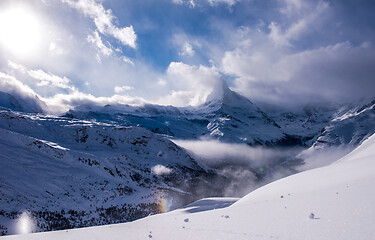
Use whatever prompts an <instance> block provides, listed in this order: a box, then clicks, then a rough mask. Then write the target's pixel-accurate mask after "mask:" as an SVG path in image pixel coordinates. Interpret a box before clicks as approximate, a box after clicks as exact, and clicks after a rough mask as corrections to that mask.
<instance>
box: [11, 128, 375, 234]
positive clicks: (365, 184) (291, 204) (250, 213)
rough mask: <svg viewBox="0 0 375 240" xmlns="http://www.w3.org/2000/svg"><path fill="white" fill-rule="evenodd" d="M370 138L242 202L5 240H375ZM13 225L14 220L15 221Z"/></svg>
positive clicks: (207, 203)
mask: <svg viewBox="0 0 375 240" xmlns="http://www.w3.org/2000/svg"><path fill="white" fill-rule="evenodd" d="M374 159H375V135H373V136H372V137H370V138H369V139H367V140H366V141H365V142H363V143H362V145H361V146H360V147H358V148H357V149H356V150H354V151H353V152H351V153H350V154H348V155H347V156H345V157H343V158H342V159H340V160H339V161H337V162H335V163H334V164H332V165H329V166H327V167H322V168H317V169H314V170H310V171H306V172H303V173H299V174H296V175H293V176H290V177H287V178H284V179H281V180H279V181H276V182H273V183H271V184H268V185H266V186H264V187H262V188H259V189H257V190H255V191H254V192H251V193H249V194H248V195H247V196H245V197H243V198H242V199H239V200H238V199H221V198H211V199H203V200H200V201H197V202H195V203H193V204H190V205H188V206H186V207H184V208H181V209H178V210H175V211H172V212H168V213H164V214H158V215H154V216H149V217H146V218H144V219H141V220H138V221H134V222H132V223H125V224H116V225H107V226H101V227H93V228H83V229H75V230H66V231H58V232H47V233H36V234H28V235H18V236H9V237H7V238H5V239H15V240H22V239H28V240H32V239H38V240H39V239H56V240H59V239H79V240H83V239H123V238H124V237H126V239H259V240H263V239H291V240H299V239H306V240H309V239H311V240H319V239H321V240H326V239H331V240H336V239H337V240H345V239H348V240H352V239H362V240H372V239H375V232H374V226H373V223H374V222H375V208H374V202H375V190H374V187H373V186H374V184H375V161H374ZM20 224H21V223H20Z"/></svg>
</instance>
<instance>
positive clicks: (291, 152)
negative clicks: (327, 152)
mask: <svg viewBox="0 0 375 240" xmlns="http://www.w3.org/2000/svg"><path fill="white" fill-rule="evenodd" d="M173 142H175V143H176V144H177V145H179V146H181V147H183V148H184V149H186V150H187V151H188V152H189V154H191V155H192V156H193V157H194V158H195V159H197V161H198V162H200V163H201V164H202V165H203V166H206V167H207V168H210V169H213V170H215V171H216V172H217V173H218V175H219V176H221V177H218V179H216V183H215V184H219V185H220V186H223V188H225V189H224V190H223V192H222V193H221V194H222V196H225V197H243V196H244V195H246V194H248V193H249V192H251V191H253V190H255V189H257V188H259V187H260V186H262V185H265V184H267V183H270V182H272V181H275V180H278V179H280V178H283V177H286V176H288V175H291V174H294V173H297V172H298V171H297V170H296V167H297V166H300V165H301V164H302V159H300V158H296V156H297V155H298V154H299V153H301V152H302V150H304V149H303V148H295V147H294V148H276V147H275V148H265V147H260V146H258V147H251V146H249V145H247V144H230V143H223V142H220V141H217V140H209V141H206V140H198V141H187V140H173ZM223 177H224V178H223ZM214 181H215V180H214ZM224 186H225V187H224ZM200 187H202V188H205V185H204V184H202V185H201V186H200ZM207 192H210V189H207Z"/></svg>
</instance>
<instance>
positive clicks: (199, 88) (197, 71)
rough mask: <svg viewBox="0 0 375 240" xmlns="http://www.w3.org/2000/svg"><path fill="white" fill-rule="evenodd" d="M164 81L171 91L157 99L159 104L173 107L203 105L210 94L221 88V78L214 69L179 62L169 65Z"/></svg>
mask: <svg viewBox="0 0 375 240" xmlns="http://www.w3.org/2000/svg"><path fill="white" fill-rule="evenodd" d="M166 81H167V84H168V86H169V87H170V89H172V90H171V91H170V93H169V94H168V95H167V96H164V97H162V98H161V99H159V103H161V104H172V105H174V106H188V105H190V106H197V105H200V104H203V103H205V102H206V101H207V99H208V97H209V96H210V94H212V93H213V92H214V91H216V90H217V89H219V88H221V86H222V85H221V84H222V80H221V76H220V74H219V73H218V71H217V70H216V69H215V68H213V67H205V66H192V65H188V64H185V63H181V62H172V63H171V64H170V65H169V67H168V69H167V72H166Z"/></svg>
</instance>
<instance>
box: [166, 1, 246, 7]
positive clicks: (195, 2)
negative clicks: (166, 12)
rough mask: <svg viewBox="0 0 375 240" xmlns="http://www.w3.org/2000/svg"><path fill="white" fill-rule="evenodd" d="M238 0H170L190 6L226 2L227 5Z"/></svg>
mask: <svg viewBox="0 0 375 240" xmlns="http://www.w3.org/2000/svg"><path fill="white" fill-rule="evenodd" d="M239 1H240V0H172V2H173V3H175V4H178V5H182V4H187V5H189V6H190V7H192V8H193V7H195V6H197V5H201V4H209V5H210V6H217V5H219V4H226V5H228V6H233V5H234V4H236V3H237V2H239Z"/></svg>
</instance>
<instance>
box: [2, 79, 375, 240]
mask: <svg viewBox="0 0 375 240" xmlns="http://www.w3.org/2000/svg"><path fill="white" fill-rule="evenodd" d="M17 96H18V95H15V96H13V95H12V94H10V93H0V105H1V107H0V136H1V138H0V149H1V151H0V160H1V161H0V234H1V233H3V234H5V233H6V234H13V233H17V232H19V231H18V230H17V229H16V228H15V226H16V224H15V223H16V222H18V221H19V219H20V218H22V217H23V216H24V215H25V214H26V215H27V216H29V217H30V218H32V219H33V220H34V222H35V226H34V228H33V230H34V231H44V230H56V229H63V228H74V227H84V226H93V225H101V224H109V223H118V222H126V221H131V220H135V219H138V218H140V217H144V216H147V215H148V214H150V213H159V212H163V211H165V209H166V208H169V209H171V208H172V209H173V208H175V207H180V206H182V205H184V204H187V203H190V202H192V201H194V200H197V199H199V198H202V197H209V196H224V195H225V193H224V192H226V187H227V186H231V187H233V186H239V185H238V182H231V181H239V179H240V178H244V176H245V177H246V176H251V179H241V181H240V183H241V184H243V183H246V184H247V183H249V184H253V183H254V182H257V181H260V179H261V178H264V179H266V178H267V177H269V178H270V179H274V176H279V177H278V178H280V177H282V176H285V175H289V174H292V173H295V172H296V169H295V166H297V165H299V164H301V163H302V162H303V161H304V160H305V163H306V164H305V165H304V166H305V168H304V169H303V170H305V169H309V168H312V166H311V165H309V164H308V162H307V161H310V159H308V158H311V157H312V158H314V156H315V152H314V151H315V150H316V149H325V148H326V147H327V146H339V145H340V146H341V145H350V148H348V149H346V150H345V151H341V149H340V152H341V155H339V156H342V155H344V154H346V153H347V152H349V151H351V150H353V149H354V148H355V147H357V146H358V145H359V144H360V143H362V142H363V140H365V139H366V138H368V137H369V136H370V135H371V134H373V133H374V132H375V128H374V124H373V122H374V121H373V120H374V104H375V103H374V101H371V102H370V103H367V104H363V103H361V104H353V105H352V106H346V107H343V108H341V109H339V110H336V109H335V108H334V107H327V106H325V107H321V106H316V105H315V106H313V105H311V106H308V107H305V108H304V109H302V110H300V111H295V112H283V111H267V113H265V112H264V111H263V110H261V109H260V108H259V107H257V106H256V105H255V104H254V103H252V102H251V101H250V100H248V99H247V98H245V97H243V96H241V95H239V94H237V93H235V92H233V91H231V90H230V89H229V88H228V86H227V85H226V84H225V83H224V82H223V84H222V89H221V90H220V89H219V90H218V92H215V93H214V94H212V95H211V96H209V97H208V99H207V102H206V103H205V104H203V105H201V106H198V107H185V108H177V107H173V106H158V105H145V106H137V107H135V106H128V105H107V106H95V105H82V106H79V107H77V108H75V109H73V110H70V111H69V112H67V113H66V114H64V116H62V117H57V116H50V115H45V114H43V113H41V112H42V111H43V107H42V106H43V105H44V103H43V102H41V101H40V100H39V99H37V98H34V97H33V96H31V97H32V99H33V101H31V100H30V99H29V100H30V101H26V100H25V101H26V103H25V102H23V98H21V97H17ZM39 101H40V102H39ZM28 102H29V103H28ZM27 103H28V104H27ZM171 138H172V139H174V141H176V140H181V139H184V140H198V139H199V140H205V141H207V140H210V139H211V140H212V139H215V140H217V141H218V142H220V143H226V144H228V143H230V144H232V143H236V144H237V145H235V146H234V145H233V144H232V148H233V150H234V151H237V150H238V151H243V149H244V148H246V147H249V145H250V146H255V145H262V146H266V147H267V148H268V149H270V148H273V149H277V151H274V152H272V153H271V154H268V155H267V154H264V153H263V149H264V148H257V149H256V150H254V151H253V150H251V151H247V150H245V151H243V152H242V153H239V154H236V155H235V156H234V155H225V156H224V158H222V159H221V160H220V161H222V162H223V163H225V169H221V168H216V169H212V168H209V167H207V166H206V165H205V164H204V163H202V162H201V161H200V160H199V158H196V156H194V158H193V157H192V155H190V153H189V152H188V151H186V150H185V149H183V148H181V147H179V146H177V145H176V144H174V143H173V142H171V141H170V140H169V139H171ZM176 142H178V141H176ZM238 143H241V144H242V145H238ZM280 146H289V147H292V148H293V151H290V152H292V153H293V154H294V152H298V151H299V149H297V150H296V149H294V148H295V147H296V146H304V147H310V146H312V147H311V148H310V149H309V150H308V151H307V153H313V154H307V155H306V154H305V155H303V154H304V153H305V152H303V154H301V155H298V156H297V158H293V157H292V158H291V157H290V153H289V154H284V153H283V152H282V151H284V150H283V149H284V148H279V147H280ZM236 149H237V150H236ZM254 149H255V148H254ZM312 150H314V151H312ZM232 152H233V151H232ZM278 153H280V154H278ZM249 154H250V155H252V154H253V155H255V158H256V160H257V162H256V164H255V163H254V162H251V164H250V163H249V162H248V160H249V159H250V161H253V160H254V159H252V158H251V156H250V157H249V156H247V155H249ZM213 155H215V154H213ZM266 156H268V158H271V159H270V160H267V161H262V160H264V159H258V158H265V157H266ZM283 156H285V157H283ZM293 156H294V155H293ZM233 157H234V158H233ZM239 157H241V158H243V159H238V164H237V165H235V160H237V158H239ZM226 158H233V159H226ZM315 158H316V157H315ZM337 158H338V157H336V158H332V159H331V160H330V161H328V160H326V159H323V158H322V163H320V164H318V165H316V166H323V165H327V164H328V163H330V162H331V161H333V160H337ZM319 159H320V158H319ZM258 160H259V161H258ZM213 166H214V165H213ZM245 166H246V167H248V169H245V170H246V171H247V172H246V173H247V174H245V175H243V174H241V173H243V172H244V171H243V170H244V167H245ZM254 166H255V167H254ZM211 167H212V166H211ZM227 169H229V170H231V172H230V174H228V172H227V173H226V174H224V173H223V172H224V170H225V171H226V170H227ZM280 169H283V170H287V171H286V172H287V173H285V171H284V173H282V174H280ZM238 170H241V171H238ZM233 174H235V175H236V176H235V177H233V176H234V175H233ZM237 175H238V176H237ZM231 176H232V177H231ZM234 179H236V180H234ZM264 179H263V180H264ZM270 179H268V180H269V181H270ZM264 181H266V180H264ZM233 183H234V184H233ZM241 184H240V185H241ZM257 184H259V182H257ZM241 196H243V195H241ZM223 201H224V202H225V204H224V203H223V204H224V205H225V206H226V205H228V204H230V203H231V202H232V200H228V201H227V200H223ZM214 202H215V204H218V205H217V206H221V204H222V202H221V200H220V201H219V202H217V201H216V200H214ZM200 204H201V203H199V206H200ZM26 210H27V213H22V212H25V211H26Z"/></svg>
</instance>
